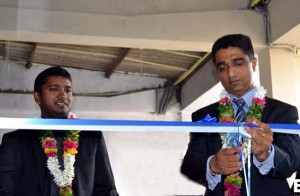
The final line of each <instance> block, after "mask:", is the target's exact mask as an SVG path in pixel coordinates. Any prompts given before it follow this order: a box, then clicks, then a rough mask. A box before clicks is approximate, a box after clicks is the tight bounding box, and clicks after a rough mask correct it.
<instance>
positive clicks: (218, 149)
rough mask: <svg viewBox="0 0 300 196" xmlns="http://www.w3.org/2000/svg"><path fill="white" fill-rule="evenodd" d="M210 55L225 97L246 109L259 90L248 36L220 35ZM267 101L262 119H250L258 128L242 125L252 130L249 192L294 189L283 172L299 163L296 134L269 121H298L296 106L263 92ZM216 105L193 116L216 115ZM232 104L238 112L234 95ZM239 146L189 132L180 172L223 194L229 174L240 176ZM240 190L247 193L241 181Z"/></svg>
mask: <svg viewBox="0 0 300 196" xmlns="http://www.w3.org/2000/svg"><path fill="white" fill-rule="evenodd" d="M212 59H213V62H214V64H215V66H216V68H217V72H218V75H219V79H220V81H221V83H222V85H223V87H224V89H225V90H226V92H227V93H228V96H229V98H230V99H231V100H236V99H241V98H242V99H243V101H244V104H245V105H244V106H243V107H242V110H244V111H245V114H246V112H248V111H249V107H250V105H251V103H252V99H253V97H254V95H255V93H256V92H257V91H258V87H256V86H254V84H253V77H252V75H253V72H254V71H255V70H256V63H257V62H256V61H257V60H256V58H255V56H254V51H253V46H252V43H251V40H250V38H249V37H248V36H245V35H241V34H233V35H226V36H224V37H221V38H220V39H218V40H217V41H216V42H215V43H214V45H213V48H212ZM265 101H266V103H265V107H264V108H263V112H262V118H261V121H259V120H255V121H254V122H253V124H255V125H256V126H258V127H259V129H258V128H249V127H245V130H246V131H247V132H248V133H249V134H250V135H251V136H252V152H251V190H250V191H251V195H253V196H261V195H292V192H291V191H290V188H289V185H288V183H287V180H286V178H288V177H290V176H291V175H292V174H293V173H294V172H295V171H296V170H297V167H298V166H299V162H300V153H299V152H300V140H299V136H298V135H293V134H284V133H273V132H272V130H271V129H270V128H269V126H268V124H267V123H297V120H298V112H297V109H296V107H294V106H291V105H288V104H286V103H283V102H281V101H278V100H275V99H271V98H267V97H266V98H265ZM218 108H219V103H214V104H211V105H209V106H207V107H204V108H202V109H199V110H198V111H196V112H194V113H193V114H192V120H193V121H199V120H202V119H204V118H205V117H206V115H207V114H209V115H210V116H212V117H218V116H219V109H218ZM232 108H233V111H234V114H235V115H237V113H238V110H239V106H238V105H235V103H234V102H233V101H232ZM235 118H236V119H237V118H238V117H237V116H235ZM242 150H243V148H242V147H232V148H222V141H221V137H220V134H218V133H191V134H190V142H189V145H188V149H187V152H186V155H185V157H184V160H183V162H182V166H181V172H182V173H183V174H184V175H186V176H187V177H188V178H190V179H191V180H193V181H196V182H198V183H200V184H201V185H203V186H205V187H206V192H205V195H212V196H219V195H220V196H221V195H224V192H226V193H228V190H226V187H225V186H224V179H225V178H226V177H227V176H228V175H236V174H238V175H241V176H242V177H243V174H242V173H241V172H240V169H241V167H242V162H241V160H240V152H242ZM240 193H241V195H246V190H245V183H244V181H243V184H242V187H241V190H240Z"/></svg>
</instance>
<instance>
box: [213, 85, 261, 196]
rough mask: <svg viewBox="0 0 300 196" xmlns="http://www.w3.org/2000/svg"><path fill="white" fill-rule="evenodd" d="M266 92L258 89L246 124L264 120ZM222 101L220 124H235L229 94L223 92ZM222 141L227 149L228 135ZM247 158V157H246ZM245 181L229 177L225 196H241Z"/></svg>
mask: <svg viewBox="0 0 300 196" xmlns="http://www.w3.org/2000/svg"><path fill="white" fill-rule="evenodd" d="M265 96H266V90H265V88H264V87H262V86H257V87H256V92H255V94H254V97H253V99H252V103H251V106H250V108H249V111H248V112H247V116H246V120H245V122H246V123H252V122H253V121H260V120H261V118H262V112H263V108H264V107H265V104H266V99H265ZM220 97H221V99H220V101H219V107H218V109H219V122H221V123H233V122H235V119H234V110H233V107H232V101H231V99H230V98H229V95H228V93H227V92H226V91H225V90H223V91H222V93H221V96H220ZM220 135H221V139H222V148H227V133H225V134H223V133H222V134H220ZM243 147H244V152H243V153H244V154H246V149H247V144H246V143H243ZM244 156H245V155H244ZM242 183H243V179H242V178H241V177H240V176H239V174H233V175H229V176H227V177H226V178H225V180H224V185H225V188H226V191H225V196H239V195H240V194H241V193H240V190H241V187H242Z"/></svg>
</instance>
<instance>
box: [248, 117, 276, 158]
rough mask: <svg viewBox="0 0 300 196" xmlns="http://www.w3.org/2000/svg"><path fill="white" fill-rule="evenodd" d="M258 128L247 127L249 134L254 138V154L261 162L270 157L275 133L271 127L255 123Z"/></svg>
mask: <svg viewBox="0 0 300 196" xmlns="http://www.w3.org/2000/svg"><path fill="white" fill-rule="evenodd" d="M253 124H254V125H256V126H258V128H250V127H247V126H246V127H245V130H246V131H247V133H249V134H250V135H251V137H252V153H253V154H254V155H255V157H256V158H257V159H258V160H259V161H264V160H266V159H267V158H268V157H269V148H270V146H271V145H272V142H273V132H272V131H271V129H270V127H269V125H267V124H265V123H262V122H259V121H254V122H253Z"/></svg>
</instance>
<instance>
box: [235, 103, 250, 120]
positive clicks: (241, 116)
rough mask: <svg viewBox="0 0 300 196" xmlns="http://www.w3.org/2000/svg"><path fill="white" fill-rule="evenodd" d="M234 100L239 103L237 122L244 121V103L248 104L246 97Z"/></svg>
mask: <svg viewBox="0 0 300 196" xmlns="http://www.w3.org/2000/svg"><path fill="white" fill-rule="evenodd" d="M233 102H234V103H235V104H236V105H237V107H238V110H237V112H236V115H235V119H236V121H237V122H243V121H244V120H245V118H246V115H247V114H246V111H245V110H244V105H245V104H246V103H245V101H244V99H233Z"/></svg>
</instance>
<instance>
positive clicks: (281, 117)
mask: <svg viewBox="0 0 300 196" xmlns="http://www.w3.org/2000/svg"><path fill="white" fill-rule="evenodd" d="M297 120H298V112H297V109H296V107H294V106H290V107H287V108H285V109H284V110H282V111H281V112H280V113H278V117H277V118H276V122H275V123H280V124H285V123H288V124H296V123H297ZM273 145H274V149H275V157H274V169H273V170H271V172H270V174H271V175H272V176H275V177H280V178H288V177H290V176H291V175H292V174H293V173H294V172H295V171H296V170H297V168H298V166H299V164H300V153H299V152H300V139H299V135H298V134H284V133H274V140H273Z"/></svg>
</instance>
